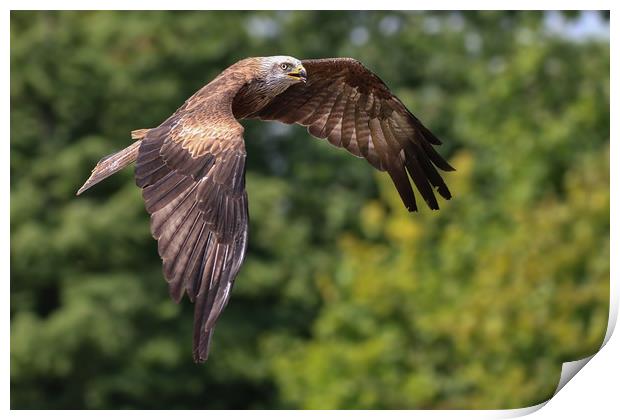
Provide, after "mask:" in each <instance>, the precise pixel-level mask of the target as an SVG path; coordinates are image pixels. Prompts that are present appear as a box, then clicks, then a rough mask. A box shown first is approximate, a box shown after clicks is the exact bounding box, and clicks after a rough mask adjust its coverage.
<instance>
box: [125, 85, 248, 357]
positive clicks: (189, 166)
mask: <svg viewBox="0 0 620 420" xmlns="http://www.w3.org/2000/svg"><path fill="white" fill-rule="evenodd" d="M231 102H232V96H231V95H227V94H226V92H222V93H221V94H216V95H209V96H207V97H206V98H200V97H199V95H198V97H195V98H190V99H189V100H188V101H187V102H186V103H185V105H184V106H183V107H181V108H180V109H179V110H178V111H177V112H176V113H175V114H174V115H173V116H172V117H170V118H169V119H168V120H167V121H166V122H164V123H163V124H162V125H160V126H159V127H157V128H154V129H151V130H149V131H148V133H147V134H146V136H145V138H144V140H143V141H142V144H141V145H140V149H139V154H138V159H137V163H136V173H135V176H136V184H137V185H138V186H139V187H141V188H142V189H143V191H142V196H143V198H144V201H145V205H146V209H147V211H148V212H149V213H150V214H151V232H152V234H153V236H154V237H155V239H157V241H158V251H159V255H160V257H161V258H162V260H163V266H164V275H165V277H166V280H167V281H168V283H169V288H170V295H171V297H172V298H173V299H174V300H175V301H177V302H178V301H180V300H181V298H182V297H183V293H184V292H186V293H187V295H188V296H189V298H190V300H191V301H193V302H195V309H194V349H193V355H194V360H195V361H197V362H203V361H205V360H206V359H207V356H208V352H209V343H210V340H211V335H212V333H213V328H214V325H215V322H216V321H217V319H218V317H219V315H220V313H221V311H222V309H223V308H224V306H225V305H226V303H227V302H228V298H229V296H230V291H231V287H232V284H233V281H234V279H235V277H236V275H237V273H238V271H239V268H240V266H241V263H242V262H243V258H244V256H245V252H246V247H247V234H248V208H247V193H246V191H245V159H246V152H245V145H244V142H243V127H242V126H241V125H240V124H239V123H238V122H237V121H236V120H235V118H234V117H233V115H232V111H231Z"/></svg>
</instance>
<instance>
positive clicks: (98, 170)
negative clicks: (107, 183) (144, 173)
mask: <svg viewBox="0 0 620 420" xmlns="http://www.w3.org/2000/svg"><path fill="white" fill-rule="evenodd" d="M136 131H139V130H136ZM142 137H143V136H142ZM142 137H134V136H133V133H132V138H140V140H138V141H136V142H134V143H133V144H132V145H131V146H129V147H126V148H125V149H123V150H121V151H118V152H116V153H112V154H111V155H108V156H106V157H104V158H102V159H101V160H100V161H99V162H98V163H97V166H95V169H93V172H92V173H91V175H90V177H89V178H88V179H87V180H86V182H85V183H84V185H82V188H80V189H79V190H78V192H77V194H76V195H80V194H82V193H83V192H84V191H86V190H87V189H89V188H90V187H92V186H93V185H95V184H97V183H99V182H101V181H103V180H104V179H106V178H107V177H109V176H110V175H113V174H115V173H117V172H118V171H120V170H121V169H123V168H125V167H126V166H127V165H130V164H132V163H133V162H135V161H136V159H137V158H138V150H139V149H140V143H142Z"/></svg>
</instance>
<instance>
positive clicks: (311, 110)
mask: <svg viewBox="0 0 620 420" xmlns="http://www.w3.org/2000/svg"><path fill="white" fill-rule="evenodd" d="M302 64H303V66H304V67H305V68H306V71H307V74H308V80H307V83H306V84H302V83H299V84H296V85H293V86H291V87H290V88H288V89H287V90H286V91H284V92H283V93H281V94H280V95H278V96H277V97H276V98H275V99H273V100H272V101H271V102H270V103H269V104H267V105H266V106H265V107H264V108H263V109H261V110H260V111H258V112H256V113H254V114H252V115H249V116H248V118H260V119H263V120H277V121H281V122H284V123H287V124H292V123H297V124H301V125H304V126H307V127H308V131H309V132H310V134H312V135H313V136H316V137H318V138H326V139H327V140H328V141H329V142H330V143H332V144H333V145H335V146H338V147H343V148H345V149H347V150H348V151H349V152H351V153H352V154H354V155H356V156H359V157H363V158H365V159H366V160H368V162H370V163H371V164H372V165H373V166H374V167H375V168H377V169H379V170H384V171H387V172H388V174H389V175H390V177H391V178H392V181H393V182H394V184H395V185H396V188H397V189H398V192H399V194H400V196H401V198H402V200H403V202H404V204H405V206H406V207H407V209H409V210H410V211H415V210H417V206H416V202H415V197H414V194H413V189H412V187H411V183H410V181H409V177H408V176H407V172H409V175H410V176H411V178H412V179H413V182H414V183H415V185H416V187H417V189H418V190H419V192H420V194H421V195H422V197H423V198H424V200H425V201H426V203H427V204H428V206H429V207H430V208H431V209H438V208H439V205H438V203H437V199H436V198H435V194H434V190H436V191H437V192H438V193H439V194H440V195H441V196H442V197H444V198H446V199H450V197H451V195H450V191H449V190H448V187H447V186H446V184H445V182H444V181H443V179H442V178H441V176H440V175H439V173H438V172H437V169H436V167H437V168H439V169H441V170H444V171H453V170H454V168H452V167H451V166H450V165H449V164H448V163H447V162H446V161H445V160H444V159H443V158H442V157H441V156H440V155H439V154H438V153H437V152H436V151H435V149H434V148H433V146H432V145H433V144H435V145H438V144H441V142H440V141H439V139H437V137H435V136H434V135H433V134H432V133H431V132H430V131H429V130H428V129H427V128H426V127H424V125H422V123H421V122H420V121H419V120H418V119H417V118H416V117H415V116H413V114H411V112H409V111H408V110H407V108H406V107H405V106H404V105H403V104H402V102H401V101H400V100H399V99H398V98H397V97H396V96H394V95H393V94H392V93H391V92H390V90H389V89H388V88H387V86H386V85H385V84H384V83H383V81H382V80H381V79H379V77H377V76H376V75H375V74H373V73H372V72H371V71H369V70H368V69H366V68H365V67H364V66H363V65H362V64H361V63H360V62H359V61H357V60H354V59H351V58H328V59H321V60H304V61H302Z"/></svg>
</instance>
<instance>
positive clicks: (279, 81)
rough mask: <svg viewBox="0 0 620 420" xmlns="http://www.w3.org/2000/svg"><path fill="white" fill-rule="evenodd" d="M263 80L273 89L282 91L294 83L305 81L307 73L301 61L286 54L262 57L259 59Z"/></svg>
mask: <svg viewBox="0 0 620 420" xmlns="http://www.w3.org/2000/svg"><path fill="white" fill-rule="evenodd" d="M260 63H261V67H262V73H263V75H264V82H265V83H266V84H267V85H269V86H270V88H271V89H272V90H273V91H279V92H284V91H285V90H286V89H287V88H288V87H289V86H291V85H294V84H296V83H306V81H307V77H308V75H307V73H306V69H305V68H304V66H303V65H302V64H301V61H299V60H298V59H296V58H295V57H289V56H286V55H274V56H271V57H262V58H261V60H260Z"/></svg>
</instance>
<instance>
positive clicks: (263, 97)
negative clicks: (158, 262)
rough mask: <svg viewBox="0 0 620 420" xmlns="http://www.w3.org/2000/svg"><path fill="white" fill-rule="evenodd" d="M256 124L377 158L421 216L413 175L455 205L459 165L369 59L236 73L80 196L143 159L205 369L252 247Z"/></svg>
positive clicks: (126, 153) (177, 292)
mask: <svg viewBox="0 0 620 420" xmlns="http://www.w3.org/2000/svg"><path fill="white" fill-rule="evenodd" d="M244 118H257V119H261V120H272V121H280V122H283V123H286V124H293V123H296V124H300V125H303V126H306V127H307V128H308V131H309V132H310V134H312V135H313V136H315V137H318V138H320V139H327V140H328V141H329V142H330V143H331V144H333V145H334V146H337V147H342V148H344V149H346V150H348V151H349V152H350V153H352V154H353V155H355V156H358V157H360V158H364V159H366V160H367V161H368V162H369V163H370V164H371V165H372V166H374V167H375V168H376V169H378V170H380V171H386V172H387V173H388V175H389V176H390V177H391V178H392V181H393V182H394V185H395V186H396V189H397V190H398V193H399V195H400V197H401V199H402V201H403V203H404V204H405V207H406V208H407V209H408V210H409V211H416V210H417V207H416V200H415V197H414V193H413V189H412V185H411V182H410V178H411V179H412V180H413V183H414V184H415V186H416V187H417V190H418V191H419V193H420V195H421V196H422V198H423V199H424V201H425V202H426V204H427V205H428V206H429V207H430V208H431V209H438V208H439V206H438V203H437V199H436V198H435V191H436V192H437V193H439V195H441V196H442V197H444V198H445V199H450V197H451V195H450V191H449V190H448V187H447V186H446V184H445V183H444V181H443V179H442V177H441V176H440V174H439V172H438V171H437V169H440V170H442V171H453V170H454V168H452V167H451V166H450V165H449V164H448V163H447V162H446V161H445V160H444V159H443V158H442V157H441V156H440V155H439V154H438V153H437V152H436V151H435V149H434V148H433V145H439V144H441V142H440V141H439V139H438V138H437V137H435V136H434V135H433V134H432V133H431V132H430V131H429V130H428V129H427V128H426V127H425V126H424V125H422V123H421V122H420V121H419V120H418V119H417V118H416V117H415V116H414V115H413V114H412V113H411V112H409V110H407V108H406V107H405V105H403V103H402V102H401V101H400V100H399V99H398V98H397V97H396V96H394V95H393V94H392V92H390V90H389V89H388V87H387V86H386V85H385V83H384V82H383V81H382V80H381V79H379V77H377V76H376V75H375V74H373V73H372V72H371V71H370V70H368V69H367V68H366V67H364V65H362V64H361V63H360V62H359V61H357V60H355V59H352V58H327V59H314V60H303V61H300V60H298V59H296V58H293V57H288V56H273V57H253V58H246V59H244V60H241V61H239V62H237V63H235V64H233V65H232V66H230V67H228V68H227V69H226V70H224V71H223V72H222V73H220V74H219V75H218V76H217V77H216V78H215V79H213V80H212V81H211V82H210V83H209V84H207V85H206V86H204V87H203V88H201V89H200V90H199V91H198V92H196V93H195V94H194V95H193V96H192V97H190V98H189V99H188V100H187V101H185V103H184V104H183V105H182V106H181V107H180V108H179V109H177V111H176V112H175V113H174V114H172V115H171V116H170V117H169V118H168V119H167V120H165V121H164V122H162V123H161V124H160V125H159V126H157V127H155V128H150V129H141V130H135V131H133V132H132V138H133V139H134V140H136V141H135V143H133V144H132V145H130V146H129V147H127V148H126V149H124V150H121V151H119V152H116V153H114V154H112V155H109V156H107V157H104V158H102V159H101V160H100V161H99V163H97V166H96V167H95V169H93V171H92V174H91V176H90V178H89V179H88V180H87V181H86V183H85V184H84V186H82V188H80V189H79V191H78V192H77V194H78V195H79V194H81V193H82V192H84V191H85V190H86V189H88V188H90V187H92V186H93V185H94V184H96V183H98V182H100V181H102V180H103V179H105V178H107V177H108V176H110V175H112V174H114V173H116V172H118V171H119V170H121V169H123V168H124V167H126V166H127V165H129V164H131V163H133V162H136V168H135V180H136V184H137V185H138V187H140V188H142V197H143V198H144V202H145V206H146V210H147V212H148V213H149V214H150V215H151V233H152V234H153V237H154V238H155V239H156V240H157V242H158V252H159V256H160V257H161V259H162V260H163V272H164V276H165V278H166V280H167V281H168V284H169V290H170V296H171V297H172V299H174V301H176V302H179V301H180V300H181V298H182V297H183V294H184V293H186V294H187V296H188V297H189V299H190V300H191V301H192V302H194V303H195V308H194V337H193V358H194V361H195V362H204V361H205V360H207V356H208V353H209V347H210V342H211V339H212V335H213V329H214V326H215V323H216V321H217V319H218V317H219V316H220V314H221V312H222V310H223V309H224V307H225V306H226V303H227V302H228V299H229V297H230V292H231V287H232V285H233V282H234V280H235V277H236V276H237V273H238V272H239V268H240V267H241V263H242V262H243V259H244V256H245V253H246V249H247V241H248V197H247V193H246V190H245V162H246V151H245V145H244V140H243V126H242V125H241V124H240V123H239V122H238V120H241V119H244ZM407 173H409V175H407Z"/></svg>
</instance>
